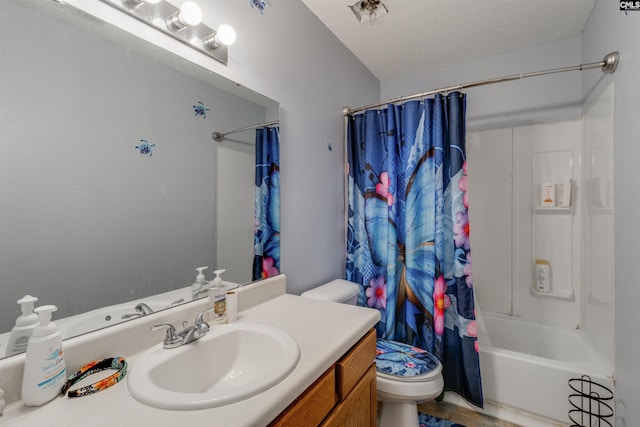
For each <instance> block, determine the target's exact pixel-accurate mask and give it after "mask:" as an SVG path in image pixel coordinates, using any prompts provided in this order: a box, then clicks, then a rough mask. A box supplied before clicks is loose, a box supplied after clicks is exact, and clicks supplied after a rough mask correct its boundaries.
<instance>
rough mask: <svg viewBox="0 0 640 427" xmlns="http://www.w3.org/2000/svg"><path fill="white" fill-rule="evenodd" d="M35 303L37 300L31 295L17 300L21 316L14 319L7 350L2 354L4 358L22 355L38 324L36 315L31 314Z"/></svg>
mask: <svg viewBox="0 0 640 427" xmlns="http://www.w3.org/2000/svg"><path fill="white" fill-rule="evenodd" d="M36 301H38V298H36V297H32V296H31V295H25V296H24V297H22V298H20V299H19V300H18V304H20V308H21V310H22V314H21V315H20V316H19V317H18V318H17V319H16V325H15V326H14V327H13V329H11V334H10V335H9V341H7V348H6V350H5V352H4V355H5V357H6V356H12V355H14V354H18V353H24V351H25V350H26V349H27V343H28V342H29V338H30V337H31V334H32V333H33V330H34V329H35V327H36V326H38V323H39V322H38V315H37V314H35V313H34V312H33V305H34V303H35V302H36Z"/></svg>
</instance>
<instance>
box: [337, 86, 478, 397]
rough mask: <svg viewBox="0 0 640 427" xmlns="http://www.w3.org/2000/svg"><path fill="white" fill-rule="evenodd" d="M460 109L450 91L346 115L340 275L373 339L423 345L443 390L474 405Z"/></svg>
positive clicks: (460, 101) (459, 97)
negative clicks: (372, 317)
mask: <svg viewBox="0 0 640 427" xmlns="http://www.w3.org/2000/svg"><path fill="white" fill-rule="evenodd" d="M465 108H466V96H465V95H464V94H461V93H459V92H454V93H451V94H450V95H448V96H442V95H437V96H436V97H435V98H433V99H426V100H423V101H410V102H406V103H404V104H403V105H388V106H387V107H386V108H383V109H380V110H368V111H365V112H364V113H362V114H357V115H353V116H350V117H349V121H348V134H347V150H348V163H349V177H348V179H349V185H348V201H349V207H348V216H349V217H348V230H347V268H346V272H347V273H346V278H347V279H348V280H350V281H352V282H355V283H358V284H360V285H361V290H360V294H359V298H358V304H359V305H362V306H368V307H373V308H376V309H378V310H380V313H381V316H382V319H381V321H380V322H379V324H378V325H377V332H378V337H379V338H384V339H390V340H395V341H400V342H404V343H407V344H411V345H414V346H416V347H420V348H423V349H425V350H428V351H429V352H430V353H432V354H433V355H435V356H436V357H437V358H438V359H439V360H440V362H441V363H442V365H443V376H444V380H445V390H447V391H455V392H457V393H459V394H460V395H461V396H463V397H464V398H466V399H467V400H468V401H470V402H472V403H473V404H475V405H477V406H482V405H483V400H482V387H481V382H480V365H479V357H478V347H477V346H478V342H477V335H476V321H475V313H474V302H473V275H472V272H471V251H470V244H469V223H468V215H467V212H468V210H467V209H468V203H467V192H466V191H467V175H466V164H465V160H466V152H465Z"/></svg>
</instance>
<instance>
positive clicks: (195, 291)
mask: <svg viewBox="0 0 640 427" xmlns="http://www.w3.org/2000/svg"><path fill="white" fill-rule="evenodd" d="M207 268H209V267H198V268H196V271H197V272H198V275H197V276H196V281H195V282H193V284H192V285H191V299H192V300H197V299H198V298H200V297H202V296H203V295H206V294H207V292H206V290H207V281H206V280H204V274H203V273H202V271H203V270H206V269H207ZM203 292H204V294H203Z"/></svg>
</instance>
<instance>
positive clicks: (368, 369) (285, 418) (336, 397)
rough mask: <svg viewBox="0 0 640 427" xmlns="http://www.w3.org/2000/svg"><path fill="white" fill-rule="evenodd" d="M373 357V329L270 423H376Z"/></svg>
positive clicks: (354, 426)
mask: <svg viewBox="0 0 640 427" xmlns="http://www.w3.org/2000/svg"><path fill="white" fill-rule="evenodd" d="M375 357H376V333H375V331H374V330H373V329H372V330H370V331H369V332H368V333H367V335H365V336H364V338H362V339H361V340H360V341H359V342H358V343H357V344H356V345H354V346H353V347H352V348H351V349H350V350H349V351H348V352H347V353H346V354H345V355H344V356H343V357H342V358H341V359H340V360H338V361H337V362H336V363H335V364H334V365H333V366H332V367H331V368H329V369H328V370H327V371H326V372H325V373H324V374H323V375H322V376H321V377H320V378H318V379H317V380H316V381H315V382H314V383H313V384H312V385H311V386H310V387H309V388H308V389H307V390H305V392H304V393H302V394H301V395H300V396H299V397H298V398H297V399H296V400H295V401H294V402H293V403H292V404H291V405H289V407H288V408H287V409H285V410H284V411H283V412H282V413H281V414H280V415H279V416H278V417H277V418H276V419H275V420H274V421H272V422H271V424H269V425H270V426H274V427H276V426H277V427H283V426H292V427H293V426H300V425H305V426H323V427H343V426H348V427H366V426H370V427H375V426H376V419H377V403H376V367H375Z"/></svg>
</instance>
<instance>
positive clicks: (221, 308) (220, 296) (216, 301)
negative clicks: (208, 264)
mask: <svg viewBox="0 0 640 427" xmlns="http://www.w3.org/2000/svg"><path fill="white" fill-rule="evenodd" d="M225 271H227V270H216V271H214V272H213V274H215V275H216V277H215V278H214V279H213V280H212V281H211V283H210V287H209V301H210V302H211V306H212V307H213V317H210V318H209V320H208V321H207V323H213V324H218V323H227V286H226V285H225V284H224V283H223V282H222V277H220V275H221V274H222V273H224V272H225Z"/></svg>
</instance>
